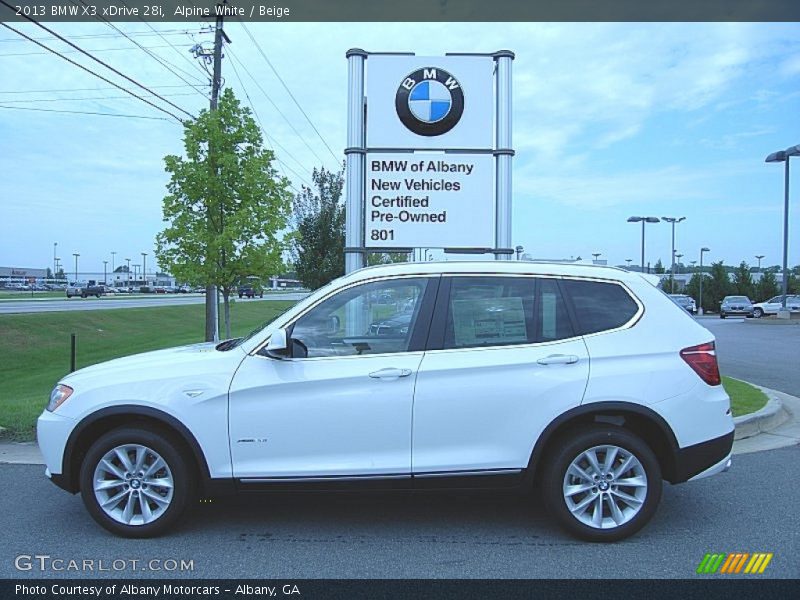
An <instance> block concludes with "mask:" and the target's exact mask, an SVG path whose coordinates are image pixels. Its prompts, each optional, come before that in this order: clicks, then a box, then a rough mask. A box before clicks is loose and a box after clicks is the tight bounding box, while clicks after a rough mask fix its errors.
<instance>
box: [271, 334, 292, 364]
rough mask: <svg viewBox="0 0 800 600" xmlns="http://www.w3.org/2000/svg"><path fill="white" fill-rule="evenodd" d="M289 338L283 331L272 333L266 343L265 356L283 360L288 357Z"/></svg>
mask: <svg viewBox="0 0 800 600" xmlns="http://www.w3.org/2000/svg"><path fill="white" fill-rule="evenodd" d="M288 350H289V336H288V335H286V330H285V329H278V330H277V331H275V332H273V334H272V335H271V336H270V338H269V342H267V354H269V355H270V356H273V357H275V358H283V357H285V356H287V355H288V353H289V352H288Z"/></svg>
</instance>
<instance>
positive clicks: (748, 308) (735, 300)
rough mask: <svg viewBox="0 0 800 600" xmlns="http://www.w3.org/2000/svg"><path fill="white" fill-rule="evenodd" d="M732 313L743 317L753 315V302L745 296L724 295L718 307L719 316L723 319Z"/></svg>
mask: <svg viewBox="0 0 800 600" xmlns="http://www.w3.org/2000/svg"><path fill="white" fill-rule="evenodd" d="M732 315H739V316H743V317H752V316H753V303H752V302H750V298H748V297H747V296H725V297H724V298H723V299H722V304H721V305H720V307H719V318H720V319H724V318H725V317H730V316H732Z"/></svg>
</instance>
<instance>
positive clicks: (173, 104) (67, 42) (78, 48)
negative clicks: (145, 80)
mask: <svg viewBox="0 0 800 600" xmlns="http://www.w3.org/2000/svg"><path fill="white" fill-rule="evenodd" d="M0 4H3V5H5V6H6V7H7V8H9V9H12V10H13V7H12V6H11V5H10V4H9V3H8V2H6V1H5V0H0ZM23 17H24V18H25V19H26V20H27V21H30V22H31V23H33V24H35V25H36V26H37V27H39V28H41V29H44V30H45V31H46V32H48V33H49V34H51V35H54V36H56V37H57V38H59V39H60V40H61V41H62V42H64V43H65V44H68V45H70V46H72V47H73V48H75V49H76V50H80V51H81V53H82V54H84V55H86V56H88V57H89V58H91V59H92V60H93V61H95V62H96V63H99V64H101V65H103V66H104V67H105V68H106V69H109V70H110V71H113V72H114V73H116V74H117V75H119V76H120V77H122V78H123V79H126V80H127V81H130V82H131V83H132V84H134V85H135V86H137V87H140V88H141V89H143V90H145V91H146V92H150V93H151V94H153V95H155V96H158V94H156V93H155V92H154V91H153V90H151V89H150V88H148V87H146V86H144V85H142V84H141V83H139V82H138V81H136V80H135V79H133V78H132V77H128V76H127V75H125V74H124V73H122V72H121V71H119V70H117V69H115V68H114V67H112V66H111V65H109V64H108V63H107V62H104V61H102V60H100V59H99V58H97V57H96V56H93V55H92V54H91V53H89V52H87V51H86V50H84V49H83V48H81V47H80V46H78V45H76V44H74V43H72V42H71V41H70V40H68V39H67V38H65V37H64V36H62V35H59V34H58V33H56V32H55V31H53V30H52V29H50V28H49V27H46V26H44V25H42V24H41V23H39V22H38V21H36V20H35V19H32V18H31V17H28V16H25V15H23ZM2 25H4V26H5V27H8V25H6V24H5V23H2ZM17 33H20V35H24V34H22V33H21V32H19V31H18V32H17ZM45 48H47V47H46V46H45ZM47 49H48V50H49V49H50V48H47ZM62 58H63V59H64V60H70V59H68V58H67V57H66V56H63V55H62ZM72 62H74V61H72ZM74 64H78V63H74ZM126 91H127V90H126ZM158 97H159V98H160V96H158ZM161 100H164V99H163V98H161ZM164 102H166V103H167V104H169V105H170V106H172V107H173V108H176V109H178V110H179V111H181V112H182V113H183V114H185V115H186V116H188V117H190V118H192V119H193V118H194V115H192V114H191V113H190V112H187V111H185V110H184V109H182V108H181V107H180V106H178V105H177V104H175V103H174V102H170V101H169V100H164Z"/></svg>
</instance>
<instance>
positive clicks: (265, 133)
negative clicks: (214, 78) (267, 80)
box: [228, 47, 322, 170]
mask: <svg viewBox="0 0 800 600" xmlns="http://www.w3.org/2000/svg"><path fill="white" fill-rule="evenodd" d="M228 53H229V54H230V56H231V65H233V67H234V72H236V66H235V65H234V64H233V63H234V62H238V63H239V66H240V67H242V69H244V71H245V72H246V73H247V74H248V75H249V76H250V79H252V80H253V82H254V83H255V84H256V85H259V84H258V81H257V80H256V79H254V78H253V75H252V74H251V73H250V71H248V70H247V67H246V66H245V65H244V63H242V61H240V60H239V59H238V58H236V56H235V55H234V54H233V53H232V52H231V51H230V47H229V48H228ZM237 77H238V73H237ZM239 81H240V82H241V79H239ZM242 88H244V83H243V82H242ZM262 92H264V90H263V89H262ZM246 93H247V91H246V90H245V94H246ZM264 94H265V95H266V92H264ZM248 99H249V97H248ZM267 99H268V100H269V101H270V102H272V99H271V98H269V96H267ZM251 105H253V110H254V111H255V105H254V103H253V102H252V101H251ZM272 105H273V106H275V103H274V102H272ZM275 108H276V109H277V106H275ZM278 112H279V113H280V110H278ZM281 116H283V114H281ZM284 119H286V117H284ZM287 122H288V121H287ZM289 126H290V127H291V123H289ZM262 130H263V131H264V135H265V136H267V138H268V139H269V140H271V141H272V143H274V144H275V145H276V146H277V147H278V148H280V149H281V150H283V152H284V153H285V154H286V155H287V156H288V157H289V158H291V159H292V160H293V161H294V162H295V163H296V164H297V165H298V166H299V167H300V168H301V169H303V170H307V167H306V166H305V165H304V164H303V163H302V162H300V161H299V160H298V159H297V157H296V156H295V155H294V154H292V153H291V152H289V150H287V149H286V146H284V145H283V144H281V143H280V142H279V141H278V140H277V139H276V138H275V137H274V136H270V135H269V134H268V133H267V131H266V129H264V128H263V127H262ZM295 133H297V131H296V130H295ZM298 137H300V134H299V133H298ZM301 139H302V138H301ZM306 147H308V145H307V144H306ZM309 150H311V148H309ZM311 151H312V153H313V152H314V151H313V150H311ZM314 156H316V157H317V160H320V162H322V161H321V159H320V158H319V156H317V154H316V153H314ZM284 164H285V163H284Z"/></svg>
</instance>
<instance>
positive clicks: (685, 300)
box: [669, 294, 697, 314]
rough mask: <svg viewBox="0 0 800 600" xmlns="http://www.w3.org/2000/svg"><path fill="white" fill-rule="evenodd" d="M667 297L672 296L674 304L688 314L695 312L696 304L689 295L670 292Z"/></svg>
mask: <svg viewBox="0 0 800 600" xmlns="http://www.w3.org/2000/svg"><path fill="white" fill-rule="evenodd" d="M669 297H670V298H672V301H673V302H674V303H675V304H677V305H678V306H680V307H681V308H682V309H684V310H685V311H687V312H689V313H690V314H695V313H696V312H697V305H696V304H695V302H694V298H692V297H691V296H687V295H686V294H670V295H669Z"/></svg>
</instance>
